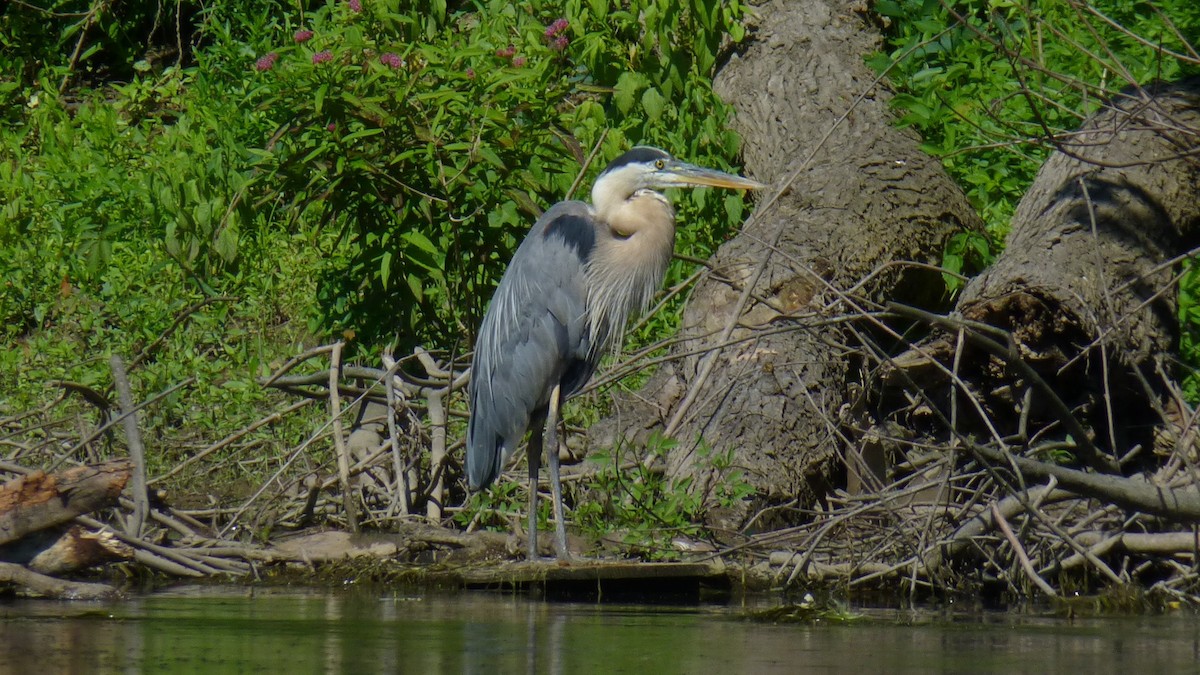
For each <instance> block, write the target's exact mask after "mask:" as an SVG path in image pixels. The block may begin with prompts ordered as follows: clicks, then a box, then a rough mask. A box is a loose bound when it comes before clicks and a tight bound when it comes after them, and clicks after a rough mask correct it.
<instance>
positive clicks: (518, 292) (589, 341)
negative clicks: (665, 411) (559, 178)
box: [467, 147, 763, 560]
mask: <svg viewBox="0 0 1200 675" xmlns="http://www.w3.org/2000/svg"><path fill="white" fill-rule="evenodd" d="M700 185H708V186H714V187H723V188H743V189H755V188H760V187H763V186H762V184H761V183H758V182H756V181H753V180H750V179H747V178H742V177H740V176H735V175H732V174H727V173H723V172H721V171H714V170H712V169H705V168H702V167H699V166H694V165H692V164H686V163H684V162H681V161H678V160H676V159H674V158H672V157H671V155H669V154H667V153H666V152H663V151H662V150H659V149H658V148H650V147H636V148H634V149H632V150H630V151H629V152H626V153H625V154H623V155H621V156H620V157H617V158H616V159H615V160H613V162H612V163H611V164H609V165H608V167H607V168H605V169H604V171H603V172H602V173H601V174H600V176H599V177H598V178H597V179H596V183H595V185H594V186H593V187H592V203H593V205H594V206H593V205H588V204H586V203H584V202H580V201H566V202H559V203H558V204H555V205H554V206H552V207H550V209H549V210H547V211H546V212H545V213H544V214H542V217H541V218H538V220H537V222H536V223H534V225H533V229H531V230H530V231H529V234H527V235H526V236H525V240H524V241H522V242H521V245H520V247H518V248H517V252H516V254H515V255H514V256H513V259H512V262H511V263H509V266H508V270H506V271H505V273H504V278H502V279H501V280H500V286H499V287H497V288H496V293H495V294H494V295H493V296H492V302H491V305H490V306H489V307H488V310H487V314H486V315H484V318H483V324H482V325H481V326H480V328H479V337H478V339H477V340H476V342H475V357H474V362H473V365H472V367H471V386H470V392H469V394H470V399H471V419H470V422H469V424H468V426H467V476H468V479H469V482H470V487H471V490H472V491H475V490H482V489H484V488H486V487H487V486H488V485H491V483H492V482H493V481H494V480H496V477H497V476H498V475H500V471H501V470H502V469H503V468H504V466H505V464H507V463H508V460H509V457H511V456H512V453H513V451H514V450H515V449H516V447H517V444H518V443H519V442H520V441H521V439H522V437H524V435H525V431H526V429H529V428H530V427H531V426H532V429H533V431H532V433H531V435H530V440H529V449H528V455H529V457H528V459H529V533H528V557H529V559H530V560H533V559H535V558H536V557H537V484H538V468H539V465H540V464H541V454H542V440H543V431H542V428H543V425H545V428H546V431H545V436H547V437H548V443H547V445H548V449H547V455H548V458H549V462H550V486H551V491H552V493H553V498H554V518H555V535H556V539H555V548H556V551H557V553H558V557H559V558H560V559H566V558H568V557H569V553H568V551H567V537H566V529H565V526H564V523H563V512H562V487H561V484H560V482H559V470H558V440H557V427H558V412H559V405H560V403H561V402H562V401H563V400H565V399H568V398H570V397H571V396H572V395H574V394H575V393H577V392H578V391H579V390H580V389H581V388H583V385H584V384H586V383H587V381H588V379H589V378H590V377H591V376H592V373H593V371H595V369H596V365H597V364H598V363H599V361H600V357H601V356H603V355H604V352H605V351H606V350H607V349H609V348H611V347H612V345H613V343H614V341H616V340H619V339H620V338H621V336H622V335H623V333H624V328H625V323H626V321H627V319H628V318H629V317H630V316H631V315H634V314H640V313H641V312H642V311H644V310H645V308H646V306H647V304H648V303H649V302H650V300H651V299H652V298H653V297H654V294H655V293H656V292H657V291H658V289H659V287H660V286H661V285H662V281H663V275H664V274H666V271H667V264H668V263H669V262H670V260H671V251H672V250H673V249H674V245H675V210H674V209H673V208H672V207H671V202H670V201H668V200H667V198H666V197H665V196H664V195H662V194H660V193H658V192H655V190H657V189H663V188H670V187H689V186H700Z"/></svg>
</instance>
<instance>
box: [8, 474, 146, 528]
mask: <svg viewBox="0 0 1200 675" xmlns="http://www.w3.org/2000/svg"><path fill="white" fill-rule="evenodd" d="M132 471H133V463H132V462H130V461H129V460H128V459H115V460H110V461H108V462H103V463H101V464H95V465H91V466H80V467H75V468H72V469H67V470H65V471H61V472H58V473H53V474H47V473H43V472H41V471H37V472H34V473H31V474H29V475H26V476H21V477H20V478H16V479H14V480H12V481H9V482H8V483H6V484H4V485H3V486H0V544H8V543H10V542H14V541H16V540H18V539H20V538H22V537H24V536H25V535H27V534H30V533H31V532H37V531H39V530H44V529H46V528H49V527H55V526H57V525H62V524H63V523H66V522H68V521H70V520H71V519H72V518H75V517H76V516H80V515H83V514H85V513H91V512H92V511H96V510H98V509H102V508H106V507H109V506H114V505H115V504H116V503H117V498H118V497H119V496H120V495H121V492H122V491H123V490H124V489H125V484H126V483H127V482H128V481H129V478H130V475H131V474H132Z"/></svg>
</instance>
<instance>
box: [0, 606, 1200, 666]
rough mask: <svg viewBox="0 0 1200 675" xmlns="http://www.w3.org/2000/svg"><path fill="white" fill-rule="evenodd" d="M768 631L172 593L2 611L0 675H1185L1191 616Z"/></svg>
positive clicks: (537, 611) (670, 612)
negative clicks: (826, 674)
mask: <svg viewBox="0 0 1200 675" xmlns="http://www.w3.org/2000/svg"><path fill="white" fill-rule="evenodd" d="M870 615H871V619H870V620H867V621H860V622H853V623H849V624H815V625H795V624H791V625H770V624H761V623H753V622H749V621H745V620H743V619H741V618H740V613H739V611H738V610H737V609H736V608H727V607H704V608H696V607H690V608H669V607H666V608H664V607H621V606H608V605H587V604H555V603H545V602H539V601H536V600H530V599H528V598H525V597H521V596H511V595H497V594H488V593H462V594H456V595H421V596H407V595H402V594H391V593H386V594H381V593H378V592H364V591H357V592H329V591H320V592H317V591H309V592H303V591H276V590H267V591H263V590H262V589H255V590H254V591H246V590H244V589H240V590H230V589H213V588H202V589H194V588H191V589H180V590H177V591H172V592H166V593H159V594H155V595H150V596H146V597H142V598H138V599H134V600H129V601H124V602H120V603H111V604H81V603H59V602H45V601H25V600H22V601H12V602H7V603H0V673H90V672H132V673H136V672H155V673H286V674H288V675H293V674H296V673H320V672H330V673H391V672H394V673H477V672H478V673H520V672H530V673H572V674H574V673H636V674H643V673H646V674H651V675H659V674H666V673H797V672H813V673H820V672H838V673H845V672H878V673H884V672H886V673H961V672H968V671H969V672H973V673H983V672H1006V673H1007V672H1013V673H1019V672H1028V673H1047V672H1088V671H1092V672H1120V671H1127V672H1139V673H1174V672H1194V671H1195V670H1196V667H1197V663H1200V618H1198V617H1195V616H1191V615H1175V616H1160V617H1138V618H1114V619H1088V620H1074V621H1067V620H1062V619H1039V618H1032V617H1022V616H1014V615H1007V614H1006V615H973V616H971V617H968V618H964V617H959V618H934V617H933V615H925V616H921V615H915V614H913V613H909V612H870Z"/></svg>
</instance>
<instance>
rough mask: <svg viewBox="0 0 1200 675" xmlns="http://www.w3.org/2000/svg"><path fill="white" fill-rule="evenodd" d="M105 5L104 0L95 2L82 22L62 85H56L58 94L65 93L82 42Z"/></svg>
mask: <svg viewBox="0 0 1200 675" xmlns="http://www.w3.org/2000/svg"><path fill="white" fill-rule="evenodd" d="M106 4H107V3H106V2H105V0H97V2H96V3H95V4H93V5H92V6H91V9H89V10H88V13H87V16H86V17H85V18H84V20H83V21H82V23H83V27H82V28H80V29H79V40H77V41H76V42H75V51H73V52H71V62H70V63H68V64H67V72H66V73H64V74H63V79H62V83H61V84H59V85H58V93H59V94H62V93H64V92H66V90H67V85H68V84H70V82H71V75H73V74H74V73H75V66H77V65H79V54H80V52H82V51H83V41H84V39H85V38H87V33H88V31H89V30H91V28H92V26H93V25H95V23H96V21H97V19H99V18H100V13H101V12H103V11H104V10H105V5H106Z"/></svg>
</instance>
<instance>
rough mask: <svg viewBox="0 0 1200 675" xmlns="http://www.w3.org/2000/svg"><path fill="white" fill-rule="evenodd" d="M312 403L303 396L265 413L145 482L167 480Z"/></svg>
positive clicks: (151, 482)
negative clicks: (251, 422) (265, 414)
mask: <svg viewBox="0 0 1200 675" xmlns="http://www.w3.org/2000/svg"><path fill="white" fill-rule="evenodd" d="M312 403H313V399H311V398H305V399H301V400H300V401H298V402H296V403H293V404H292V405H289V406H288V407H286V408H284V409H283V410H277V411H275V412H273V413H271V414H270V415H267V416H266V417H264V418H262V419H260V420H258V421H257V422H254V423H253V424H251V425H249V426H246V427H243V428H241V429H239V430H237V431H235V432H233V433H232V434H230V435H228V436H226V437H225V438H223V439H221V440H220V441H218V442H216V443H214V444H212V445H210V446H208V447H207V448H204V449H203V450H201V451H200V452H197V453H196V454H194V455H192V456H191V457H188V458H187V459H185V460H183V461H182V462H180V463H178V464H176V465H175V466H174V467H172V469H171V470H170V471H168V472H166V473H164V474H162V475H160V476H155V477H154V478H151V479H150V480H149V481H147V482H146V484H147V485H154V484H155V483H159V482H162V481H164V480H167V479H168V478H170V477H172V476H174V475H175V474H177V473H179V472H180V471H183V470H184V469H185V468H187V467H189V466H191V465H192V464H193V463H195V462H198V461H200V460H202V459H204V458H205V457H207V456H209V455H211V454H212V453H214V452H216V451H218V450H220V449H222V448H224V447H226V446H228V445H230V444H232V443H234V442H235V441H237V440H238V439H240V438H242V437H243V436H245V435H246V434H249V433H251V432H253V431H255V430H257V429H259V428H261V427H264V426H266V425H268V424H274V423H275V422H278V421H280V420H282V419H283V416H284V415H287V414H289V413H293V412H295V411H297V410H299V409H301V408H303V407H304V406H307V405H311V404H312Z"/></svg>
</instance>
